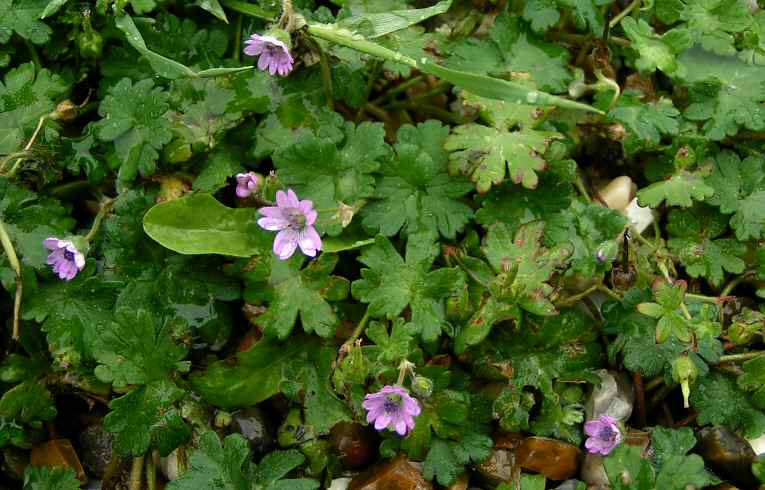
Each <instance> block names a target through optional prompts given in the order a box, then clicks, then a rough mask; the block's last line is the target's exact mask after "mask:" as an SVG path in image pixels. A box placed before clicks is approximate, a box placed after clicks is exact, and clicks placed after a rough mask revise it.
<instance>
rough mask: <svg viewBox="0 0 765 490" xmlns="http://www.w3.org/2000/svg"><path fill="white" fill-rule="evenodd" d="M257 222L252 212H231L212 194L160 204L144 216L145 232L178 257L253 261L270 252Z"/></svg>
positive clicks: (249, 209) (251, 210)
mask: <svg viewBox="0 0 765 490" xmlns="http://www.w3.org/2000/svg"><path fill="white" fill-rule="evenodd" d="M256 220H257V211H255V209H253V208H239V209H233V208H228V207H226V206H224V205H223V204H221V203H220V202H218V201H217V200H215V198H214V197H212V196H211V195H210V194H195V195H193V196H188V197H183V198H181V199H175V200H172V201H167V202H164V203H161V204H157V205H156V206H154V207H153V208H151V209H150V210H149V211H148V212H147V213H146V216H144V218H143V228H144V230H145V231H146V233H147V234H148V235H149V236H150V237H151V238H153V239H154V240H156V241H157V242H159V243H160V244H161V245H162V246H164V247H167V248H169V249H170V250H173V251H175V252H178V253H182V254H187V255H194V254H221V255H233V256H235V257H250V256H252V255H255V254H257V253H259V252H261V251H263V250H264V249H265V250H267V249H268V244H267V237H265V238H266V243H264V240H263V239H262V238H264V237H263V235H262V234H261V233H260V232H259V228H257V225H255V222H256ZM253 225H255V226H253Z"/></svg>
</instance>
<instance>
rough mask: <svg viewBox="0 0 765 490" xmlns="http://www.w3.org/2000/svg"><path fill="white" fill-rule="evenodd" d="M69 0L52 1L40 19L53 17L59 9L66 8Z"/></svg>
mask: <svg viewBox="0 0 765 490" xmlns="http://www.w3.org/2000/svg"><path fill="white" fill-rule="evenodd" d="M68 1H69V0H50V2H48V5H46V6H45V9H43V11H42V13H41V14H40V18H41V19H44V18H46V17H50V16H51V15H53V14H55V13H56V12H58V9H60V8H61V7H63V6H64V4H66V2H68Z"/></svg>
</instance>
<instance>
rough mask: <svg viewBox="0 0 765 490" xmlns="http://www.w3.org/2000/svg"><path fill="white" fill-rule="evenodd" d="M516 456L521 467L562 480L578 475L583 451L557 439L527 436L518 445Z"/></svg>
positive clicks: (552, 478)
mask: <svg viewBox="0 0 765 490" xmlns="http://www.w3.org/2000/svg"><path fill="white" fill-rule="evenodd" d="M516 457H517V460H518V464H519V465H520V466H521V468H523V469H526V470H529V471H534V472H536V473H541V474H543V475H544V476H546V477H547V478H550V479H551V480H559V481H560V480H566V479H568V478H571V477H572V476H574V475H576V473H577V471H578V470H579V462H580V461H581V459H582V451H581V450H580V449H579V448H578V447H576V446H574V445H573V444H569V443H567V442H563V441H559V440H557V439H550V438H547V437H527V438H526V439H524V440H523V442H521V444H520V446H519V447H518V451H517V452H516Z"/></svg>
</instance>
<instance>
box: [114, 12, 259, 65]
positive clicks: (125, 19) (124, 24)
mask: <svg viewBox="0 0 765 490" xmlns="http://www.w3.org/2000/svg"><path fill="white" fill-rule="evenodd" d="M114 22H115V24H116V25H117V27H118V28H119V30H121V31H122V32H124V33H125V38H126V39H127V41H128V43H130V45H131V46H133V47H134V48H135V49H136V50H137V51H138V52H139V53H141V54H142V55H143V56H144V57H145V58H146V59H147V60H148V61H149V64H150V65H151V67H152V68H154V71H156V72H157V75H159V76H161V77H164V78H169V79H170V80H176V79H178V78H206V77H217V76H220V75H226V74H229V73H237V72H240V71H247V70H252V69H253V67H252V66H242V67H238V68H211V69H209V70H203V71H199V72H197V71H194V70H192V69H191V68H189V67H188V66H186V65H184V64H183V63H179V62H177V61H175V60H171V59H170V58H166V57H164V56H162V55H161V54H159V53H155V52H154V51H152V50H150V49H149V48H147V47H146V42H145V41H144V40H143V37H142V36H141V33H140V32H139V31H138V28H137V27H136V26H135V23H134V22H133V19H132V18H131V17H130V16H129V15H128V14H125V15H123V16H122V17H118V18H117V19H116V20H115V21H114Z"/></svg>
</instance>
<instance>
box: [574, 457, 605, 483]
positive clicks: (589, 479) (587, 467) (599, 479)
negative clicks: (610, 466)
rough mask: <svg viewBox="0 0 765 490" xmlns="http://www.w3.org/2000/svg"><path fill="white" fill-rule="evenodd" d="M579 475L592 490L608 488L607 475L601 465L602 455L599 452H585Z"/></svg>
mask: <svg viewBox="0 0 765 490" xmlns="http://www.w3.org/2000/svg"><path fill="white" fill-rule="evenodd" d="M579 477H580V478H581V479H582V480H583V481H584V482H585V483H586V484H587V485H588V486H589V488H591V489H592V490H605V489H607V488H608V475H607V474H606V468H605V467H604V466H603V456H601V455H600V454H593V453H587V456H585V457H584V462H583V463H582V469H581V470H580V471H579Z"/></svg>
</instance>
